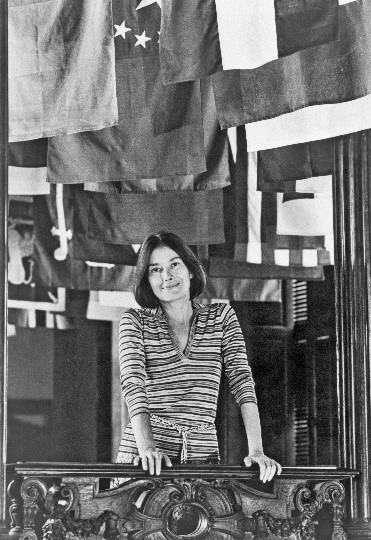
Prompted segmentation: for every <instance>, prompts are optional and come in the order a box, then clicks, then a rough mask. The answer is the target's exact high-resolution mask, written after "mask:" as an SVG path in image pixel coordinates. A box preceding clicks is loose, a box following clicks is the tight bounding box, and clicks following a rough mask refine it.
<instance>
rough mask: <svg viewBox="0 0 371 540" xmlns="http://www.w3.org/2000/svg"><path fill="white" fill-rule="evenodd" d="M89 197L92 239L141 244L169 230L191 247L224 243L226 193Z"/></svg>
mask: <svg viewBox="0 0 371 540" xmlns="http://www.w3.org/2000/svg"><path fill="white" fill-rule="evenodd" d="M86 193H88V194H89V205H88V216H89V217H88V219H89V227H88V234H89V236H91V237H93V238H95V239H99V240H102V241H104V242H109V243H113V244H116V243H117V244H140V243H142V242H143V240H144V238H145V237H146V236H147V235H148V234H150V233H152V232H154V231H158V230H161V229H162V230H167V231H170V232H173V233H175V234H177V235H178V236H180V237H181V238H183V240H184V241H185V242H187V243H188V244H191V245H197V244H217V243H222V242H224V222H223V190H222V189H211V190H206V191H180V192H173V191H171V192H168V193H145V194H130V195H111V194H106V193H94V192H86Z"/></svg>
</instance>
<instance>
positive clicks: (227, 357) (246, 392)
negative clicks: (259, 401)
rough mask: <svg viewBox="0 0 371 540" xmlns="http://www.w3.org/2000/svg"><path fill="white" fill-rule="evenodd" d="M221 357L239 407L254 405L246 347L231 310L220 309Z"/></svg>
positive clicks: (253, 390)
mask: <svg viewBox="0 0 371 540" xmlns="http://www.w3.org/2000/svg"><path fill="white" fill-rule="evenodd" d="M221 316H222V327H223V338H222V355H223V360H224V365H225V370H226V374H227V377H228V380H229V386H230V389H231V391H232V393H233V395H234V397H235V398H236V401H237V403H238V404H239V405H240V406H241V405H242V404H243V403H256V394H255V383H254V380H253V377H252V374H251V368H250V366H249V364H248V361H247V355H246V346H245V341H244V338H243V335H242V330H241V327H240V323H239V322H238V319H237V316H236V313H235V312H234V310H233V308H232V307H230V306H228V305H225V306H223V307H222V313H221Z"/></svg>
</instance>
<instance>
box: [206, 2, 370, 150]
mask: <svg viewBox="0 0 371 540" xmlns="http://www.w3.org/2000/svg"><path fill="white" fill-rule="evenodd" d="M339 14H340V19H339V20H340V23H339V24H340V40H339V41H333V42H331V43H328V44H324V45H320V46H316V47H311V48H309V49H306V50H303V51H299V52H297V53H295V54H291V55H289V56H286V57H285V58H280V59H278V60H275V61H273V62H270V63H268V64H266V65H264V66H261V67H259V68H257V69H255V70H231V71H224V72H219V73H216V74H215V75H213V84H214V91H215V96H216V103H217V110H218V115H219V120H220V123H221V125H222V127H224V128H225V127H230V126H233V125H240V124H248V127H247V141H248V150H249V151H256V150H263V149H267V148H274V147H278V146H285V145H289V144H296V143H301V142H307V141H311V140H319V139H325V138H329V137H334V136H338V135H341V134H343V133H348V132H351V131H354V132H356V131H358V130H359V129H367V128H368V127H370V117H371V112H370V96H369V94H370V92H371V35H370V32H369V28H370V25H371V2H370V0H352V1H350V2H348V3H346V4H344V5H341V6H340V7H339ZM353 100H354V102H353ZM361 111H363V112H361Z"/></svg>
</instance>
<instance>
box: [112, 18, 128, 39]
mask: <svg viewBox="0 0 371 540" xmlns="http://www.w3.org/2000/svg"><path fill="white" fill-rule="evenodd" d="M115 28H116V34H115V37H116V36H122V37H123V38H124V39H126V32H131V28H129V27H128V26H126V25H125V21H122V23H121V24H120V25H118V24H115Z"/></svg>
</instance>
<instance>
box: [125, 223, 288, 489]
mask: <svg viewBox="0 0 371 540" xmlns="http://www.w3.org/2000/svg"><path fill="white" fill-rule="evenodd" d="M205 282H206V279H205V273H204V270H203V267H202V265H201V263H200V262H199V261H198V260H197V258H196V257H195V255H194V254H193V252H192V251H191V249H190V248H189V247H188V246H187V245H186V244H185V243H184V242H183V240H182V239H181V238H179V237H178V236H176V235H174V234H172V233H168V232H160V233H158V234H150V235H149V236H148V237H147V238H146V240H145V241H144V243H143V245H142V248H141V251H140V254H139V260H138V265H137V272H136V286H135V298H136V300H137V302H138V304H139V305H140V306H142V308H143V309H140V310H139V309H131V310H130V311H128V312H127V313H124V314H123V316H122V318H121V321H120V334H119V336H120V338H119V354H120V365H121V383H122V389H123V395H124V399H125V401H126V403H127V406H128V410H129V415H130V420H131V421H130V423H129V425H128V426H127V428H126V429H125V432H124V434H123V437H122V440H121V443H120V448H119V454H118V458H117V461H118V462H121V463H123V462H124V463H129V462H133V463H135V464H139V462H140V460H141V462H142V467H143V469H144V470H146V471H147V470H148V471H149V473H150V474H154V473H155V474H160V472H161V466H162V463H164V464H165V465H166V466H168V467H170V466H171V465H172V460H173V461H174V460H177V461H180V462H182V463H186V462H188V463H189V462H193V463H194V462H197V463H200V462H201V463H215V462H218V460H219V450H218V442H217V435H216V430H215V424H214V420H215V415H216V407H217V398H218V392H219V384H220V377H221V371H222V366H223V365H224V366H225V371H226V374H227V377H228V379H229V385H230V388H231V390H232V392H233V394H234V396H235V398H236V400H237V403H238V404H239V405H240V407H241V412H242V417H243V421H244V425H245V429H246V435H247V440H248V446H249V455H248V456H247V457H246V458H245V464H246V466H250V465H251V464H252V463H258V465H259V467H260V478H261V480H262V481H263V482H266V481H267V480H268V481H269V480H271V479H272V477H273V476H274V474H275V473H276V472H277V473H278V474H280V472H281V466H280V465H279V464H278V463H277V462H276V461H274V460H273V459H270V458H268V457H267V456H265V455H264V452H263V446H262V439H261V428H260V419H259V413H258V408H257V404H256V396H255V390H254V382H253V379H252V376H251V370H250V367H249V365H248V362H247V358H246V350H245V343H244V340H243V336H242V332H241V328H240V325H239V323H238V320H237V317H236V315H235V312H234V310H233V309H232V308H231V307H230V306H229V305H227V304H222V303H220V304H210V305H202V304H198V303H196V302H195V301H194V298H195V297H197V296H198V295H199V294H201V293H202V291H203V289H204V287H205Z"/></svg>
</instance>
